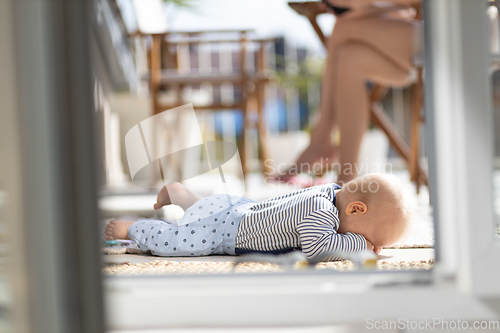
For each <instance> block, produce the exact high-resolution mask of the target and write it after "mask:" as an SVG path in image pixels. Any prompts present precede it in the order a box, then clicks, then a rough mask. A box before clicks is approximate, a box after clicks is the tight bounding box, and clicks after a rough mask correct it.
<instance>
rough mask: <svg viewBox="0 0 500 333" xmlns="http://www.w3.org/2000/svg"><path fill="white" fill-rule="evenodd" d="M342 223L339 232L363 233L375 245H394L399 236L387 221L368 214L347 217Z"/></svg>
mask: <svg viewBox="0 0 500 333" xmlns="http://www.w3.org/2000/svg"><path fill="white" fill-rule="evenodd" d="M340 224H341V228H339V232H341V233H346V232H352V233H355V234H359V235H362V236H363V237H365V239H366V240H368V241H369V242H370V243H372V244H373V246H375V247H384V246H391V245H394V244H395V243H396V240H397V239H398V236H399V235H398V233H397V230H396V229H395V228H391V227H390V225H388V224H387V223H384V222H383V221H378V220H377V219H374V218H372V217H370V216H366V215H364V216H358V217H357V218H356V219H352V220H351V219H346V221H342V222H341V223H340ZM342 224H343V225H342Z"/></svg>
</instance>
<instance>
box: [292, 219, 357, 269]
mask: <svg viewBox="0 0 500 333" xmlns="http://www.w3.org/2000/svg"><path fill="white" fill-rule="evenodd" d="M338 226H339V219H338V216H337V215H336V214H335V213H334V212H333V211H332V210H329V209H320V210H317V211H314V212H313V213H311V214H309V215H308V216H306V217H305V218H304V219H303V220H302V221H301V222H300V223H299V224H298V226H297V230H298V232H299V235H300V243H301V247H302V252H304V254H305V255H306V256H307V258H309V259H311V258H314V257H316V256H318V255H321V254H324V253H327V252H330V251H342V252H352V253H355V252H361V251H363V250H366V240H365V238H364V237H363V236H362V235H358V234H354V233H351V232H348V233H345V234H339V233H337V228H338ZM329 259H330V260H338V259H341V258H335V257H330V258H329Z"/></svg>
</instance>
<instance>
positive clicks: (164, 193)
mask: <svg viewBox="0 0 500 333" xmlns="http://www.w3.org/2000/svg"><path fill="white" fill-rule="evenodd" d="M170 186H171V185H169V187H170ZM171 203H172V201H171V200H170V195H169V194H168V190H167V186H163V187H162V189H161V190H160V192H159V193H158V197H157V198H156V203H155V205H154V209H160V208H161V207H163V206H166V205H170V204H171Z"/></svg>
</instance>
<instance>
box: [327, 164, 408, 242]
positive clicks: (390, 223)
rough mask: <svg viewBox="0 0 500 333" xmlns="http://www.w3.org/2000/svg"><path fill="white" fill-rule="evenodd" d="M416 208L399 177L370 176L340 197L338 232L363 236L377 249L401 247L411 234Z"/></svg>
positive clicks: (345, 189)
mask: <svg viewBox="0 0 500 333" xmlns="http://www.w3.org/2000/svg"><path fill="white" fill-rule="evenodd" d="M414 206H415V204H414V200H413V196H412V195H410V194H409V193H407V190H406V189H405V186H404V185H403V183H402V182H401V181H400V180H399V179H397V178H396V177H395V176H392V175H387V174H368V175H365V176H362V177H359V178H357V179H354V180H352V181H350V182H348V183H347V184H345V185H344V187H343V188H342V190H341V191H340V192H339V193H338V194H337V208H338V210H339V219H340V227H339V230H338V231H339V232H340V233H346V232H353V233H357V234H360V235H363V236H364V237H365V238H366V239H367V240H368V241H370V242H371V243H372V244H373V246H375V247H383V246H392V245H397V244H398V243H400V242H402V241H404V240H405V239H406V237H407V236H408V234H409V232H410V229H411V228H410V223H411V218H412V215H413V211H414Z"/></svg>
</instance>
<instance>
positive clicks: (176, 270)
mask: <svg viewBox="0 0 500 333" xmlns="http://www.w3.org/2000/svg"><path fill="white" fill-rule="evenodd" d="M433 265H434V260H432V259H431V260H421V261H397V262H389V261H378V262H377V268H376V269H377V270H415V269H425V270H428V269H430V268H431V267H432V266H433ZM315 269H317V270H322V269H334V270H337V271H351V270H353V269H354V265H353V263H352V262H351V261H348V260H345V261H333V262H322V263H319V264H316V266H315ZM102 271H103V273H104V274H106V275H171V274H174V275H176V274H221V273H231V272H234V273H266V272H283V271H284V269H283V267H281V266H279V265H276V264H269V263H254V262H248V263H240V264H238V265H236V266H234V264H233V263H232V262H176V261H168V260H155V261H153V262H149V263H141V264H131V263H129V262H124V263H104V265H103V270H102Z"/></svg>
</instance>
